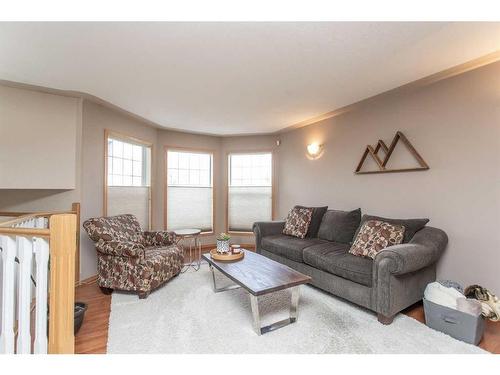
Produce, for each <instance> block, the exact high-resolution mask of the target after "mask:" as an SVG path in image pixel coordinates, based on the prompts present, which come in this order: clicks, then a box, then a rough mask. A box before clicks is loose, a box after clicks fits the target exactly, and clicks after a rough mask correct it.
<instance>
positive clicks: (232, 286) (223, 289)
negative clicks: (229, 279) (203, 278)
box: [209, 264, 241, 293]
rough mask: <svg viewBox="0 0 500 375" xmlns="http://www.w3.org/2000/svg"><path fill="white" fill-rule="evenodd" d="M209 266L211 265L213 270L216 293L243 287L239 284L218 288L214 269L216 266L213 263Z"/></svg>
mask: <svg viewBox="0 0 500 375" xmlns="http://www.w3.org/2000/svg"><path fill="white" fill-rule="evenodd" d="M209 266H210V271H212V281H213V288H214V292H215V293H219V292H225V291H227V290H233V289H239V288H241V286H239V285H237V284H233V285H229V286H225V287H222V288H217V282H216V281H215V270H214V267H213V266H212V265H211V264H210V265H209Z"/></svg>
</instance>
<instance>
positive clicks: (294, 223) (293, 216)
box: [283, 207, 313, 238]
mask: <svg viewBox="0 0 500 375" xmlns="http://www.w3.org/2000/svg"><path fill="white" fill-rule="evenodd" d="M312 213H313V209H312V208H305V207H304V208H298V207H294V208H292V209H291V210H290V212H289V213H288V216H287V218H286V222H285V228H284V229H283V234H287V235H289V236H294V237H298V238H304V237H305V236H306V234H307V230H308V229H309V224H311V218H312Z"/></svg>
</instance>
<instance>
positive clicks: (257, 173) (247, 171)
mask: <svg viewBox="0 0 500 375" xmlns="http://www.w3.org/2000/svg"><path fill="white" fill-rule="evenodd" d="M228 163H229V167H228V170H229V175H228V179H229V183H228V185H229V188H228V229H229V231H232V232H251V231H252V226H253V223H254V222H256V221H269V220H272V208H273V194H272V190H273V188H272V154H271V153H256V154H230V155H229V160H228Z"/></svg>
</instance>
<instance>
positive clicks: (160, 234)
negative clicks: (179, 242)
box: [143, 231, 176, 247]
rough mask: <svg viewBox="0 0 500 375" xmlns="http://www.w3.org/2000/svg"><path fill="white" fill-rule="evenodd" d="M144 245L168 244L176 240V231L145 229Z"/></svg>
mask: <svg viewBox="0 0 500 375" xmlns="http://www.w3.org/2000/svg"><path fill="white" fill-rule="evenodd" d="M143 237H144V246H148V247H149V246H168V245H172V244H174V243H175V242H176V236H175V233H174V232H167V231H144V232H143Z"/></svg>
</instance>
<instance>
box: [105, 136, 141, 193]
mask: <svg viewBox="0 0 500 375" xmlns="http://www.w3.org/2000/svg"><path fill="white" fill-rule="evenodd" d="M149 152H150V147H146V146H143V145H137V144H133V143H129V142H125V141H122V140H118V139H114V138H111V137H108V186H149V185H150V183H149V170H148V159H149Z"/></svg>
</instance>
